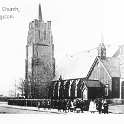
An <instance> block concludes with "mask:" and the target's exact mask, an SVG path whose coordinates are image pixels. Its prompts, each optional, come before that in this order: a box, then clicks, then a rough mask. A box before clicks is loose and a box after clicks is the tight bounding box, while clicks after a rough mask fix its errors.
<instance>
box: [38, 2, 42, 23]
mask: <svg viewBox="0 0 124 124" xmlns="http://www.w3.org/2000/svg"><path fill="white" fill-rule="evenodd" d="M38 14H39V20H40V21H42V12H41V5H40V4H39V13H38Z"/></svg>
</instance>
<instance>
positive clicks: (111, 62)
mask: <svg viewBox="0 0 124 124" xmlns="http://www.w3.org/2000/svg"><path fill="white" fill-rule="evenodd" d="M100 61H101V62H102V63H103V65H104V67H105V68H106V70H107V71H108V73H109V74H110V76H111V77H120V62H119V59H118V58H117V57H107V58H106V59H105V60H100Z"/></svg>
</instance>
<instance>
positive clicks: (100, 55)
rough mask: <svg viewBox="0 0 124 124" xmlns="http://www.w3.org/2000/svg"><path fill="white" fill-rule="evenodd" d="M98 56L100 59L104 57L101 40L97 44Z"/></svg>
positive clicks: (104, 48) (103, 46) (104, 50)
mask: <svg viewBox="0 0 124 124" xmlns="http://www.w3.org/2000/svg"><path fill="white" fill-rule="evenodd" d="M98 57H99V58H100V59H102V60H104V59H106V47H105V45H104V43H103V42H102V43H100V44H99V46H98Z"/></svg>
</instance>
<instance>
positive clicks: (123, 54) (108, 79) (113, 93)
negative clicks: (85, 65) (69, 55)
mask: <svg viewBox="0 0 124 124" xmlns="http://www.w3.org/2000/svg"><path fill="white" fill-rule="evenodd" d="M86 78H87V79H89V80H91V79H92V80H99V81H100V82H101V83H102V84H103V85H104V86H105V96H106V97H107V98H110V99H111V98H112V99H113V98H124V92H123V90H124V88H123V84H124V45H123V46H120V47H119V48H118V50H117V51H116V52H115V54H114V55H113V56H112V57H107V56H106V47H105V45H104V43H103V42H102V43H100V45H99V47H98V56H97V57H96V58H95V60H94V62H93V64H92V66H91V68H90V70H89V72H88V74H87V77H86Z"/></svg>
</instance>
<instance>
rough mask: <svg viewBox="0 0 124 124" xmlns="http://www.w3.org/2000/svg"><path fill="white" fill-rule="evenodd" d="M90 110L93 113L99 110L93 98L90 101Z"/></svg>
mask: <svg viewBox="0 0 124 124" xmlns="http://www.w3.org/2000/svg"><path fill="white" fill-rule="evenodd" d="M89 111H90V112H91V113H94V112H96V111H97V110H96V104H95V102H94V101H93V100H91V101H90V105H89Z"/></svg>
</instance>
